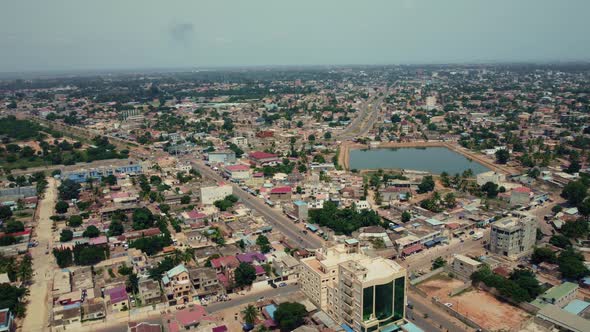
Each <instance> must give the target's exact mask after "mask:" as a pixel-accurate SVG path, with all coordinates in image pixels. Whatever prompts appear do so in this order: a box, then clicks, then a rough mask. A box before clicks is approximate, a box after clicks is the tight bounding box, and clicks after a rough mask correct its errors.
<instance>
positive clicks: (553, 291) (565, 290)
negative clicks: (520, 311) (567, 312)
mask: <svg viewBox="0 0 590 332" xmlns="http://www.w3.org/2000/svg"><path fill="white" fill-rule="evenodd" d="M578 289H580V287H579V286H578V285H577V284H574V283H573V282H564V283H563V284H561V285H558V286H555V287H551V288H550V289H548V290H547V291H545V293H543V294H541V295H539V296H538V297H537V298H536V299H535V300H534V301H532V302H531V304H532V305H534V306H535V307H537V308H542V307H544V306H546V305H548V304H552V305H555V306H558V307H560V308H562V307H564V306H566V305H567V304H568V303H570V302H571V301H572V300H574V299H575V298H576V296H577V295H578Z"/></svg>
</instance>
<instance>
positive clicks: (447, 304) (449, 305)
mask: <svg viewBox="0 0 590 332" xmlns="http://www.w3.org/2000/svg"><path fill="white" fill-rule="evenodd" d="M445 306H447V307H449V308H452V307H453V304H452V303H450V302H447V303H445Z"/></svg>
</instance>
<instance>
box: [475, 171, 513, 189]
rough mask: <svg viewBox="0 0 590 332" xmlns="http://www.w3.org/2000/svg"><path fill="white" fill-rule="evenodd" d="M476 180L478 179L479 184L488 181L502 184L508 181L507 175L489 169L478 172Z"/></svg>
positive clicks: (481, 184)
mask: <svg viewBox="0 0 590 332" xmlns="http://www.w3.org/2000/svg"><path fill="white" fill-rule="evenodd" d="M476 181H477V185H478V186H483V185H484V184H486V183H488V182H491V183H495V184H497V185H500V183H502V182H506V176H505V175H504V174H501V173H497V172H494V171H489V172H484V173H479V174H477V176H476Z"/></svg>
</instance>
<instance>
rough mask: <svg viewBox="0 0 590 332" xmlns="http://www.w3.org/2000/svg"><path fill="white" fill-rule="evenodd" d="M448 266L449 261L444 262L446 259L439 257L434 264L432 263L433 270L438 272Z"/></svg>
mask: <svg viewBox="0 0 590 332" xmlns="http://www.w3.org/2000/svg"><path fill="white" fill-rule="evenodd" d="M445 265H447V261H445V260H444V258H442V257H437V258H436V259H435V260H434V261H433V262H432V269H433V270H436V269H438V268H441V267H443V266H445Z"/></svg>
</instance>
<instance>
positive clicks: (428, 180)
mask: <svg viewBox="0 0 590 332" xmlns="http://www.w3.org/2000/svg"><path fill="white" fill-rule="evenodd" d="M432 190H434V179H433V178H432V176H431V175H428V176H425V177H423V178H422V181H421V182H420V184H419V185H418V192H419V193H421V194H423V193H427V192H429V191H432Z"/></svg>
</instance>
